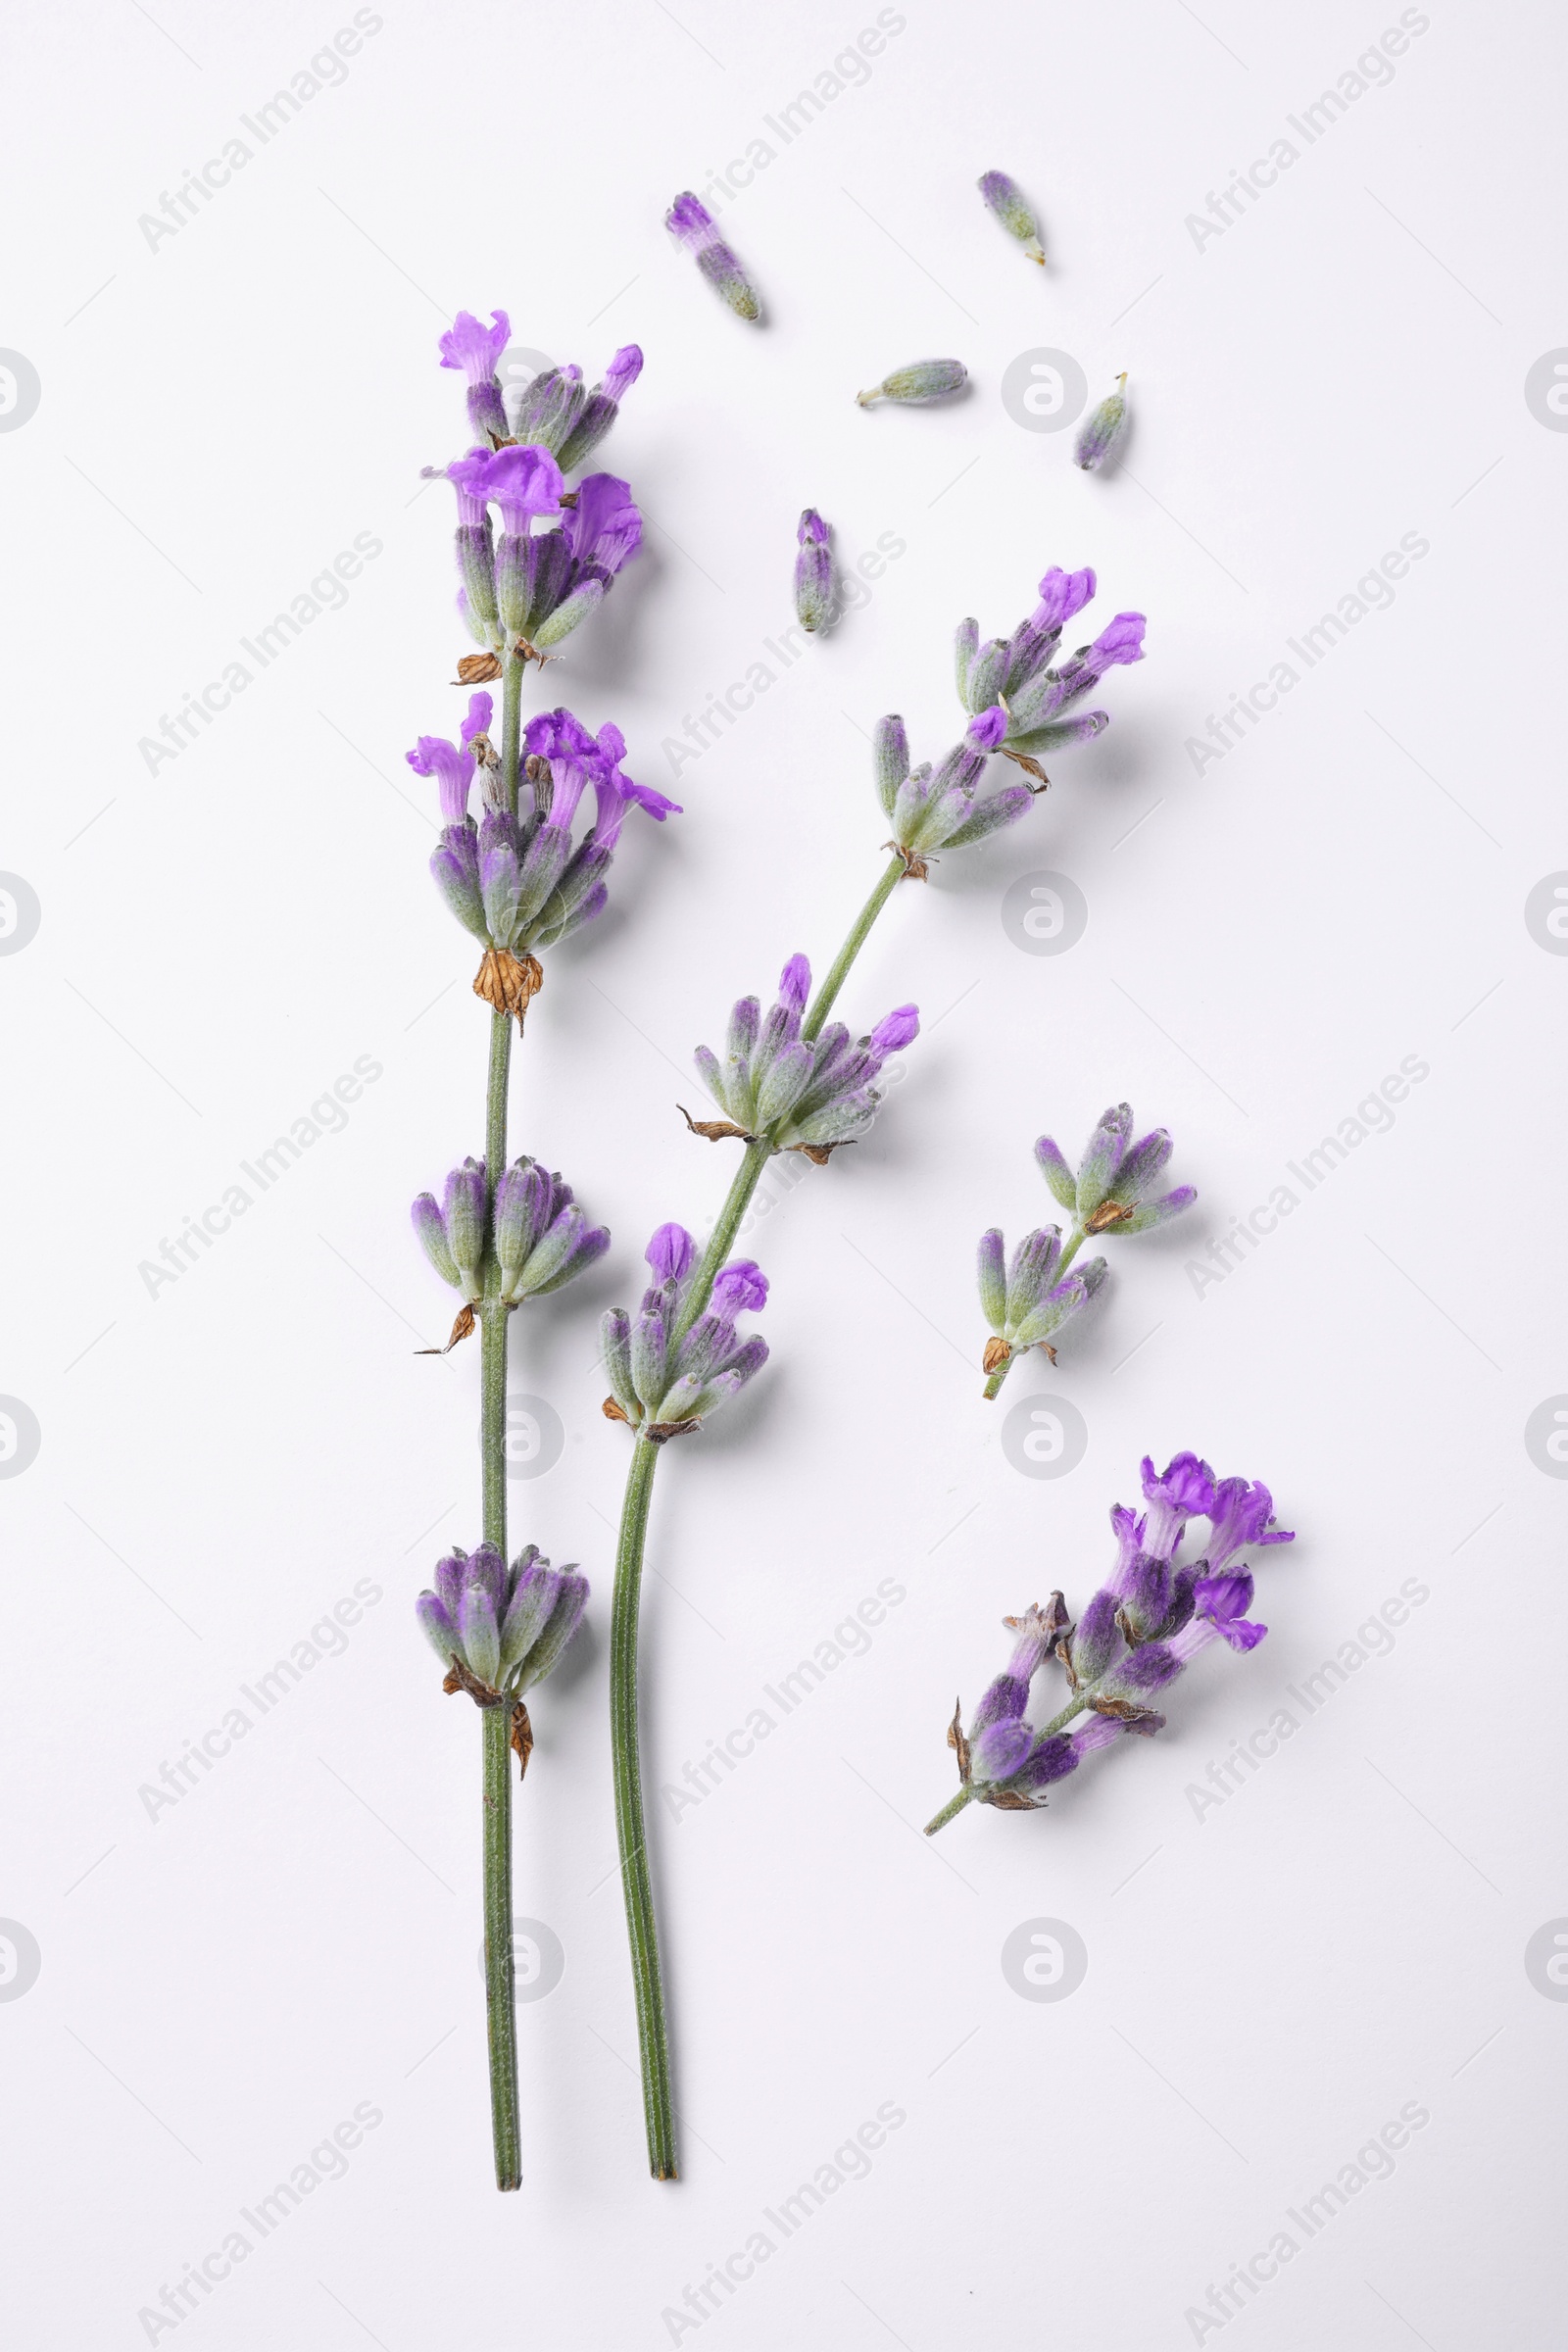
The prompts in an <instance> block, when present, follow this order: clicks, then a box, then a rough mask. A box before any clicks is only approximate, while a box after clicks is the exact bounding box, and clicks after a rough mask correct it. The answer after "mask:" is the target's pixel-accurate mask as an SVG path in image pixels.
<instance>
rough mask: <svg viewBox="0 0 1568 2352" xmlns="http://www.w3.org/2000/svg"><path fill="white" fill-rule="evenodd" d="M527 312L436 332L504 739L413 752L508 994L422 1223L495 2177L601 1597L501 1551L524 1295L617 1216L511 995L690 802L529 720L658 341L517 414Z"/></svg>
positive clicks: (602, 528)
mask: <svg viewBox="0 0 1568 2352" xmlns="http://www.w3.org/2000/svg"><path fill="white" fill-rule="evenodd" d="M510 334H511V322H510V320H509V319H508V317H507V314H506V313H505V312H503V311H497V312H495V313H494V315H493V322H492V324H491V325H489V326H485V325H484V324H483V323H482V322H481V321H480V320H479V319H475V318H473V317H472V316H471V315H470V314H468V313H466V312H464V313H460V315H459V317H458V319H457V320H456V321H455V323H454V325H453V326H452V328H451V329H450V330H449V332H448V333H447V334H445V335H443V337H442V339H441V347H440V348H441V363H442V366H443V367H446V368H454V369H461V370H462V371H463V373H464V375H465V377H466V387H467V390H466V410H467V438H468V440H469V442H470V443H471V446H470V447H469V448H468V450H467V452H466V456H464V457H460V458H458V459H457V460H456V461H455V462H454V463H453V464H451V465H450V466H447V467H445V468H444V469H443V470H444V472H445V474H446V477H447V478H448V479H449V480H450V481H451V483H452V486H453V489H454V492H455V493H456V496H457V502H458V532H457V556H458V570H459V577H460V581H461V588H460V592H459V600H458V601H459V609H460V611H461V612H462V613H463V615H464V617H465V619H466V623H467V626H468V628H469V630H470V633H471V635H472V636H473V638H474V640H475V641H476V643H477V644H478V646H479V647H480V648H481V649H482V650H481V651H480V652H479V653H477V654H473V655H469V656H467V657H466V658H465V659H464V660H463V661H461V662H459V664H458V673H459V678H460V680H461V681H462V683H464V684H466V685H472V686H476V687H480V688H483V687H484V686H485V685H486V684H488V683H489V682H491V681H493V680H495V679H498V678H499V679H500V681H501V703H502V721H501V744H500V749H499V751H498V750H497V748H496V746H495V745H494V744H493V743H492V741H491V737H490V727H491V721H492V717H493V711H494V706H493V704H492V702H491V698H490V696H489V694H488V693H485V692H482V691H481V692H477V693H475V694H474V695H473V696H472V698H471V700H470V702H469V705H468V713H467V717H466V719H465V721H464V723H463V725H462V727H461V729H460V732H459V738H458V741H457V742H456V743H452V742H450V741H448V740H447V739H446V738H445V737H444V736H439V735H425V736H421V737H420V738H419V741H418V742H417V745H416V746H415V748H414V750H413V751H412V752H410V754H409V755H408V758H409V764H410V765H411V767H413V769H414V770H415V772H416V773H417V774H418V775H422V776H429V777H431V778H433V779H434V780H435V782H436V785H437V790H438V795H439V802H440V814H441V819H442V832H441V836H440V841H439V844H438V847H437V849H436V853H435V856H434V858H432V860H431V866H432V871H433V873H434V876H435V879H436V882H437V885H438V887H439V888H440V890H441V893H442V896H443V897H444V898H445V899H446V901H447V904H448V906H449V907H451V908H452V910H453V912H454V913H455V914H456V915H457V917H458V919H459V921H460V922H461V923H462V924H463V925H464V927H465V928H466V930H468V931H469V932H470V933H472V935H473V936H474V937H475V938H477V939H478V940H480V941H482V943H483V946H484V956H483V959H482V961H481V963H480V967H479V973H478V976H477V977H476V979H475V981H474V991H475V994H476V995H478V996H480V997H481V998H483V999H484V1000H485V1001H486V1002H487V1003H488V1004H489V1005H490V1007H491V1016H490V1054H489V1067H488V1073H487V1082H486V1093H485V1144H484V1155H483V1157H482V1158H481V1159H468V1160H466V1161H465V1162H464V1163H463V1165H462V1166H461V1167H459V1168H456V1169H454V1170H453V1171H452V1174H451V1175H450V1176H449V1177H448V1179H447V1182H446V1185H445V1188H444V1192H443V1197H442V1199H441V1201H436V1199H435V1198H434V1196H433V1195H431V1194H424V1195H421V1196H420V1198H419V1200H418V1201H417V1202H416V1203H415V1206H414V1223H415V1228H416V1231H417V1235H418V1237H419V1240H420V1243H421V1245H422V1247H423V1249H424V1251H425V1254H426V1256H427V1257H428V1258H429V1260H430V1262H431V1264H432V1265H433V1266H434V1267H435V1270H436V1271H437V1273H438V1274H439V1275H440V1276H441V1278H442V1280H443V1281H444V1282H446V1283H448V1284H449V1285H451V1287H452V1288H453V1289H455V1290H456V1291H457V1292H459V1294H460V1295H461V1306H460V1310H459V1314H458V1319H457V1322H456V1324H455V1325H454V1327H453V1334H452V1340H451V1341H449V1342H448V1347H449V1348H450V1347H451V1346H452V1345H453V1343H454V1342H456V1341H457V1340H459V1339H461V1338H465V1337H466V1336H467V1334H468V1333H469V1332H471V1331H472V1329H473V1327H474V1325H475V1323H476V1322H477V1324H478V1325H479V1329H480V1370H479V1391H480V1407H479V1439H480V1446H479V1457H480V1476H481V1492H482V1501H483V1542H482V1543H481V1544H480V1545H479V1547H478V1549H477V1550H476V1551H475V1552H474V1553H473V1554H472V1555H471V1557H466V1555H464V1554H463V1553H461V1552H454V1553H453V1554H451V1555H450V1556H449V1558H448V1559H446V1560H445V1561H443V1562H442V1563H441V1566H440V1568H439V1569H438V1570H437V1572H436V1582H435V1587H434V1589H433V1590H432V1591H431V1592H428V1593H424V1594H423V1595H421V1597H420V1600H419V1602H418V1604H417V1608H418V1614H419V1617H420V1621H421V1622H422V1624H423V1626H424V1629H425V1632H426V1634H427V1635H428V1636H429V1638H430V1639H431V1640H432V1642H434V1644H435V1646H436V1648H437V1650H438V1651H439V1653H440V1654H441V1655H442V1657H443V1658H444V1659H445V1660H446V1663H447V1666H448V1677H447V1683H446V1686H445V1687H446V1688H447V1689H448V1690H463V1691H467V1692H468V1694H469V1696H470V1697H472V1698H473V1699H474V1701H475V1703H476V1704H477V1705H478V1706H479V1707H480V1709H481V1755H482V1764H481V1788H482V1793H483V1800H484V1811H483V1824H484V1833H483V1868H484V1928H485V1939H484V1981H485V2014H486V2024H487V2033H488V2042H489V2074H490V2112H491V2130H492V2138H493V2142H494V2150H495V2173H496V2185H497V2187H498V2188H502V2189H515V2188H516V2187H517V2186H518V2184H519V2182H520V2180H521V2130H520V2124H519V2117H518V2104H517V2063H516V2026H515V1987H514V1984H513V1966H512V1933H513V1929H512V1919H513V1905H512V1776H511V1769H510V1757H511V1756H512V1755H513V1754H514V1753H515V1755H516V1756H517V1758H518V1761H519V1763H520V1764H522V1765H526V1763H527V1758H528V1753H529V1750H530V1748H531V1745H532V1731H531V1727H530V1726H529V1724H528V1718H527V1710H526V1708H525V1706H524V1704H523V1700H522V1692H523V1691H524V1690H525V1689H527V1688H529V1687H531V1686H532V1685H533V1684H534V1683H537V1682H538V1681H540V1680H541V1679H542V1678H543V1676H544V1675H545V1674H547V1673H548V1672H549V1670H550V1668H551V1667H552V1666H553V1665H554V1663H555V1661H556V1659H557V1658H558V1657H559V1655H560V1653H561V1650H562V1648H563V1647H564V1643H565V1642H566V1641H567V1640H568V1639H569V1638H570V1635H571V1632H572V1631H573V1629H574V1627H575V1625H576V1624H577V1622H578V1620H579V1619H580V1617H581V1614H582V1609H583V1605H584V1603H585V1601H586V1598H587V1585H586V1583H585V1582H584V1580H583V1579H582V1578H581V1577H580V1576H578V1575H577V1574H576V1573H575V1572H574V1571H572V1570H568V1569H563V1570H559V1571H558V1570H553V1569H552V1568H551V1567H550V1564H549V1562H548V1561H546V1560H542V1559H540V1558H539V1556H538V1554H537V1552H536V1551H535V1550H534V1548H533V1547H532V1546H531V1545H530V1546H529V1547H528V1549H527V1550H526V1551H524V1552H523V1553H522V1554H521V1555H520V1556H519V1557H518V1559H517V1560H516V1561H515V1563H514V1565H513V1567H512V1568H511V1569H508V1568H507V1567H506V1565H505V1562H506V1554H507V1454H506V1435H507V1370H508V1366H507V1337H508V1328H509V1323H510V1319H511V1316H512V1314H513V1312H514V1311H515V1309H516V1307H517V1306H518V1305H519V1304H520V1303H521V1302H522V1301H523V1300H525V1299H536V1298H541V1297H544V1296H545V1295H546V1294H548V1293H551V1292H554V1291H557V1290H559V1289H560V1288H561V1287H562V1286H563V1285H564V1284H565V1283H567V1282H569V1281H571V1280H572V1279H573V1278H574V1277H575V1276H576V1275H577V1274H579V1273H581V1272H582V1270H583V1269H584V1268H585V1267H586V1266H588V1265H591V1264H592V1263H593V1262H594V1260H595V1259H596V1258H598V1257H599V1256H601V1255H602V1254H603V1252H604V1250H606V1249H607V1248H608V1246H609V1239H610V1237H609V1235H608V1234H607V1233H606V1232H605V1231H604V1230H603V1228H601V1227H597V1226H590V1225H589V1223H588V1221H587V1218H586V1216H585V1214H584V1212H583V1211H582V1209H581V1208H580V1207H579V1206H578V1205H577V1204H576V1203H575V1202H574V1201H573V1200H572V1196H571V1191H570V1188H569V1187H568V1186H566V1185H564V1184H563V1183H562V1181H561V1179H560V1177H559V1176H556V1175H553V1174H552V1173H551V1172H550V1171H549V1170H547V1169H545V1168H543V1167H541V1166H540V1165H539V1164H538V1163H537V1162H536V1161H534V1160H533V1159H531V1158H529V1157H527V1156H522V1157H519V1158H517V1159H515V1161H513V1162H512V1163H511V1164H510V1165H509V1164H508V1152H507V1125H508V1107H509V1092H510V1083H511V1069H512V1058H511V1056H512V1016H513V1014H514V1013H515V1015H516V1016H517V1025H518V1029H519V1032H520V1030H521V1026H522V1016H523V1013H524V1012H525V1010H526V1008H527V1005H528V1003H529V1001H530V999H531V998H532V996H533V995H534V994H535V993H536V992H537V990H538V988H539V985H540V982H541V979H542V977H543V974H542V969H541V966H540V963H539V960H538V958H539V956H540V954H542V953H543V952H545V951H547V950H548V949H550V948H551V947H553V946H555V945H556V944H558V943H559V942H560V941H562V940H564V939H565V938H567V937H569V936H570V935H571V934H572V933H573V932H574V931H577V930H580V929H581V927H582V926H583V925H584V924H585V923H588V922H590V921H592V920H593V919H594V917H595V916H596V915H597V914H598V913H599V912H600V910H601V909H602V908H603V907H604V905H605V899H606V881H605V876H606V873H607V871H608V868H609V865H610V862H611V859H612V857H613V851H614V848H615V844H616V842H617V840H618V838H619V834H620V828H621V825H622V822H623V820H624V817H625V813H626V810H627V809H629V808H631V807H633V806H634V805H635V806H640V807H641V808H643V809H645V810H646V811H647V812H648V813H649V814H650V815H652V816H654V817H655V818H656V819H662V818H663V817H664V816H666V815H669V814H671V813H674V810H675V805H674V803H673V802H670V801H667V800H665V799H664V797H663V795H662V794H661V793H656V792H652V791H650V790H648V789H647V788H646V787H645V786H642V785H639V784H634V783H633V782H632V781H631V779H630V778H629V777H628V776H627V775H626V773H625V770H624V767H623V765H622V761H623V760H624V756H625V749H626V747H625V743H624V740H623V738H622V737H621V735H620V733H619V730H618V729H616V728H614V727H613V726H606V727H602V728H601V729H600V730H599V733H598V734H597V736H595V735H591V734H590V733H589V732H588V730H587V728H585V727H584V726H582V725H581V723H580V722H579V721H578V720H577V719H576V718H574V717H573V716H572V714H571V712H570V711H565V710H560V711H551V712H549V713H547V714H545V715H543V716H542V717H540V718H537V719H534V720H532V721H531V722H530V723H529V727H528V730H527V737H526V741H525V740H524V735H523V726H522V677H523V671H524V668H525V665H526V663H527V662H528V661H529V660H532V659H535V658H537V659H538V660H540V661H541V662H542V661H543V660H544V658H545V656H544V650H543V649H544V648H545V647H547V646H549V645H553V644H556V643H559V642H560V641H561V639H563V638H564V636H566V635H567V634H568V633H569V631H570V630H571V629H572V628H574V627H575V626H577V625H578V623H579V622H580V621H582V620H583V619H584V618H586V617H587V615H588V614H589V613H591V612H592V611H593V610H594V608H595V607H596V606H597V605H598V604H599V603H601V602H602V601H603V598H604V596H605V593H606V591H607V589H608V588H609V586H610V584H611V582H612V581H613V579H614V578H615V576H616V575H617V573H618V572H619V571H620V569H621V568H622V567H623V565H624V564H626V563H628V562H629V561H630V560H631V558H632V557H633V556H635V554H636V553H637V549H638V547H639V545H640V542H641V535H642V523H641V517H640V515H639V514H638V511H637V508H636V505H635V502H634V501H633V500H632V498H631V494H630V491H629V489H628V487H627V485H626V483H624V482H623V481H621V480H619V479H618V477H616V476H614V475H613V474H606V473H598V474H591V475H589V476H588V477H587V478H586V479H584V480H580V481H579V482H578V483H577V486H576V487H575V489H568V488H567V486H566V477H567V476H568V475H569V474H571V473H572V472H573V471H574V470H575V468H577V467H578V466H581V465H582V463H583V462H584V460H585V459H586V458H587V457H589V456H590V455H591V454H592V452H593V450H594V449H595V448H597V446H598V444H599V443H600V442H601V441H602V440H603V438H604V436H605V434H606V433H607V432H608V431H609V430H610V428H611V426H612V425H613V423H614V421H615V418H616V417H617V415H618V414H619V408H620V403H621V401H622V399H623V398H624V396H625V394H626V393H627V391H628V390H629V389H630V387H631V385H632V384H633V383H634V382H635V381H636V379H637V375H638V373H639V371H640V369H641V367H642V354H641V352H640V351H638V349H637V347H636V346H635V344H627V345H626V346H625V347H624V348H623V349H622V350H620V351H618V352H617V353H616V354H615V356H614V359H613V361H612V363H611V365H610V368H608V369H607V371H606V373H605V376H604V379H603V381H602V382H601V383H600V384H598V385H597V386H596V387H595V388H594V390H593V391H592V392H588V391H586V390H585V389H584V386H583V380H582V371H581V369H580V368H577V367H575V366H566V367H563V368H547V369H546V370H545V371H544V372H543V374H541V375H539V376H536V377H535V378H534V380H533V382H532V383H531V384H530V385H529V386H528V387H527V389H526V390H525V391H524V392H523V394H522V395H521V398H520V400H519V401H518V402H516V403H515V411H514V415H513V417H512V418H511V419H510V420H509V418H508V416H507V410H506V402H505V400H504V397H503V393H502V387H501V384H500V381H499V377H498V374H497V364H498V362H499V360H500V357H501V354H502V352H503V351H504V350H505V348H506V345H507V342H508V339H509V337H510ZM497 516H498V517H499V522H500V532H499V537H498V535H497V530H496V519H497ZM541 526H542V527H541ZM525 758H526V766H525V765H524V760H525ZM471 802H476V807H475V808H473V809H470V803H471ZM590 807H591V809H592V815H591V817H589V816H588V815H587V811H588V809H589V808H590ZM432 1352H433V1351H432Z"/></svg>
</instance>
